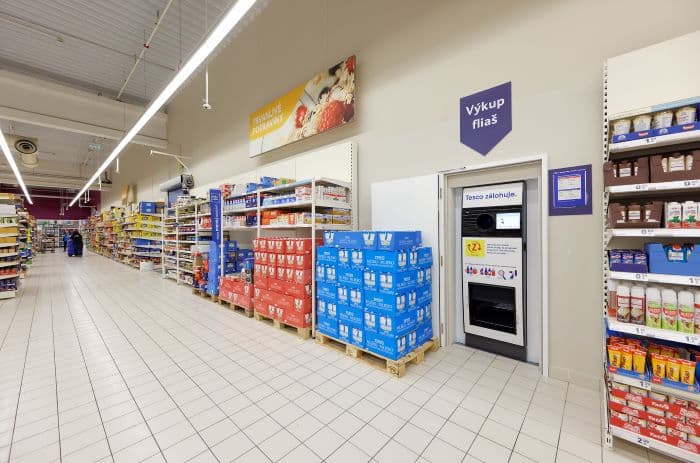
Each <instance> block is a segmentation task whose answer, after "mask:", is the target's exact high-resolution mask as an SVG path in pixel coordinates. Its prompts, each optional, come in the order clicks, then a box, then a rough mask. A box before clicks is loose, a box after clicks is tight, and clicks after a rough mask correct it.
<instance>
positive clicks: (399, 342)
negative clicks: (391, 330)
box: [365, 331, 407, 360]
mask: <svg viewBox="0 0 700 463" xmlns="http://www.w3.org/2000/svg"><path fill="white" fill-rule="evenodd" d="M406 341H407V340H406V336H399V337H396V336H388V335H385V334H381V333H374V332H371V331H365V349H367V350H368V351H370V352H373V353H375V354H377V355H381V356H382V357H386V358H388V359H391V360H398V359H400V358H401V357H403V356H404V355H406V352H407V351H406V347H407V346H406Z"/></svg>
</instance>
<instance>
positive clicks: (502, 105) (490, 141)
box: [459, 82, 513, 156]
mask: <svg viewBox="0 0 700 463" xmlns="http://www.w3.org/2000/svg"><path fill="white" fill-rule="evenodd" d="M510 95H511V92H510V82H506V83H505V84H501V85H497V86H495V87H492V88H489V89H487V90H482V91H481V92H478V93H474V94H472V95H469V96H465V97H463V98H460V99H459V137H460V140H461V141H462V143H464V144H465V145H467V146H468V147H470V148H471V149H473V150H475V151H478V152H479V153H481V154H482V155H484V156H486V154H488V152H489V151H491V150H492V149H493V147H494V146H496V145H497V144H498V143H499V142H500V141H501V140H503V137H505V136H506V135H508V133H509V132H510V131H511V129H512V128H513V122H512V113H511V110H512V105H511V96H510Z"/></svg>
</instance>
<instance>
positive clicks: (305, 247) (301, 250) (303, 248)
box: [294, 238, 323, 254]
mask: <svg viewBox="0 0 700 463" xmlns="http://www.w3.org/2000/svg"><path fill="white" fill-rule="evenodd" d="M322 245H323V239H318V240H316V246H322ZM294 246H295V247H294V252H295V253H297V254H307V253H310V252H311V250H312V249H313V244H312V241H311V239H310V238H304V239H300V240H297V241H296V243H294Z"/></svg>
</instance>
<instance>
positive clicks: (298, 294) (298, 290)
mask: <svg viewBox="0 0 700 463" xmlns="http://www.w3.org/2000/svg"><path fill="white" fill-rule="evenodd" d="M284 292H285V294H288V295H290V296H294V297H295V298H298V299H305V298H309V297H311V285H310V284H297V283H286V285H285V291H284Z"/></svg>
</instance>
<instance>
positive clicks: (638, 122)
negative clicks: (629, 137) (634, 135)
mask: <svg viewBox="0 0 700 463" xmlns="http://www.w3.org/2000/svg"><path fill="white" fill-rule="evenodd" d="M632 122H633V124H634V131H635V132H642V131H644V130H649V129H651V115H649V114H640V115H639V116H636V117H635V118H634V119H633V120H632Z"/></svg>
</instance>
